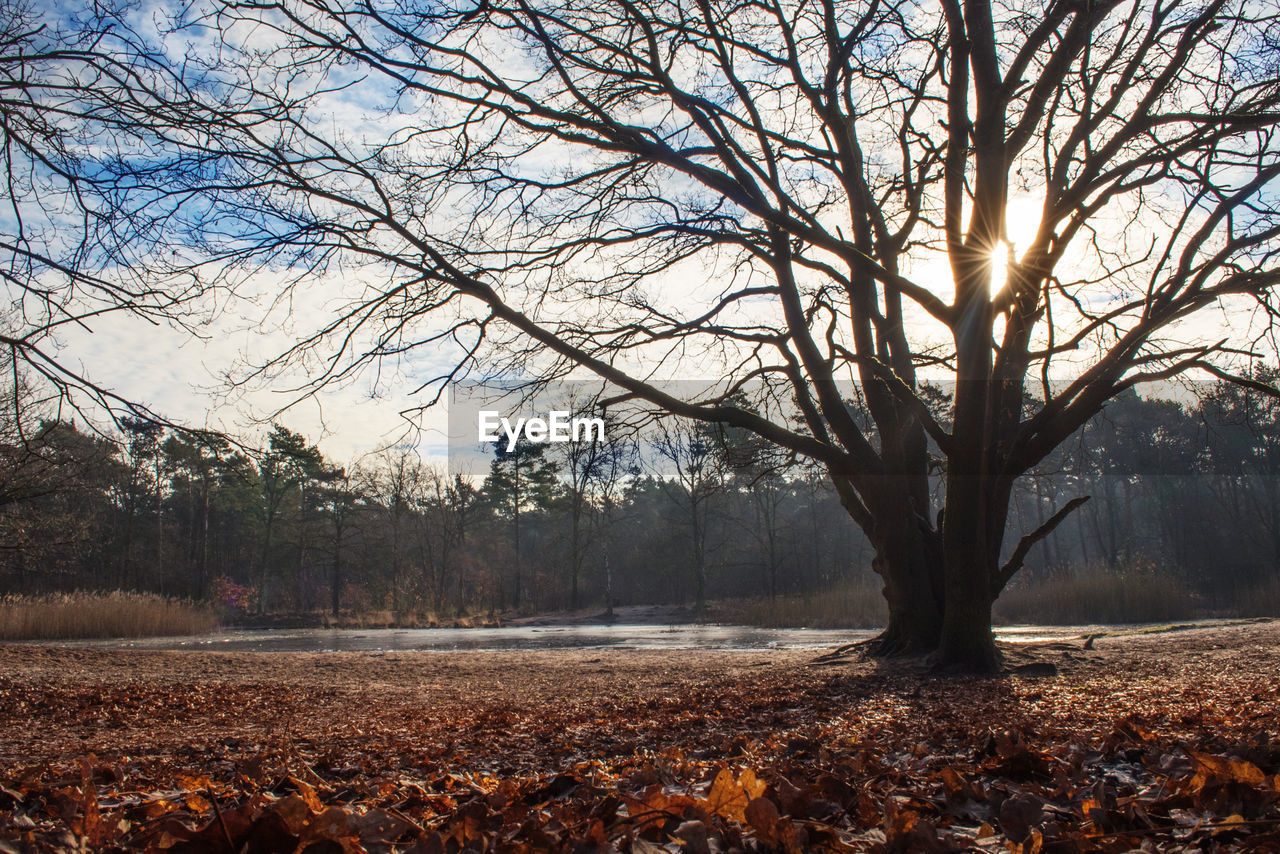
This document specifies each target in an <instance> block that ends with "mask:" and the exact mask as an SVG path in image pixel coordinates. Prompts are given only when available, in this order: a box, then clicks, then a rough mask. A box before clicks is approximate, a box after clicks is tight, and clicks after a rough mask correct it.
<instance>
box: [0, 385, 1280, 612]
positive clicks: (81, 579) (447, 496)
mask: <svg viewBox="0 0 1280 854" xmlns="http://www.w3.org/2000/svg"><path fill="white" fill-rule="evenodd" d="M1269 379H1270V380H1271V381H1274V377H1270V378H1269ZM1203 392H1204V393H1203V394H1201V395H1200V396H1199V397H1198V399H1196V400H1195V402H1193V403H1179V402H1176V401H1173V400H1168V399H1159V398H1153V399H1144V398H1139V397H1137V396H1136V395H1133V394H1129V395H1128V396H1125V397H1122V398H1120V399H1118V400H1116V401H1114V402H1112V403H1111V404H1110V405H1109V406H1108V407H1107V408H1106V410H1105V411H1104V412H1103V413H1102V414H1100V415H1099V416H1097V417H1095V418H1094V419H1093V420H1092V421H1091V422H1090V423H1089V424H1088V425H1087V426H1086V427H1085V428H1084V429H1083V430H1082V431H1081V432H1080V433H1079V434H1078V435H1077V436H1075V437H1073V439H1072V440H1070V441H1068V442H1066V443H1064V444H1063V446H1062V447H1061V448H1060V449H1059V450H1058V452H1057V453H1056V454H1055V455H1054V456H1053V457H1051V458H1049V459H1048V460H1046V461H1045V463H1044V464H1043V465H1041V466H1040V467H1039V468H1038V469H1037V470H1036V472H1035V473H1034V474H1033V476H1031V477H1028V478H1026V479H1025V480H1024V481H1023V482H1022V484H1021V486H1020V488H1019V489H1018V491H1017V492H1016V494H1015V502H1014V507H1013V508H1012V511H1011V518H1012V519H1013V522H1014V527H1015V531H1014V532H1013V534H1021V533H1026V532H1030V531H1033V530H1034V529H1035V528H1036V527H1038V526H1039V525H1040V524H1041V523H1042V522H1043V521H1044V520H1045V519H1047V518H1048V517H1050V516H1051V515H1053V514H1054V513H1055V512H1057V511H1058V510H1060V509H1062V508H1063V507H1064V506H1065V505H1066V504H1067V503H1068V502H1069V501H1071V500H1072V499H1074V498H1077V497H1079V496H1090V497H1091V498H1090V500H1089V501H1088V502H1087V503H1085V504H1084V505H1083V506H1081V507H1080V508H1079V509H1077V510H1076V511H1075V512H1074V513H1073V514H1072V515H1071V516H1070V517H1069V518H1067V519H1066V521H1065V522H1063V523H1062V524H1061V525H1060V526H1058V527H1057V528H1056V529H1055V530H1053V532H1052V533H1050V534H1049V535H1048V536H1046V537H1045V538H1043V540H1042V541H1040V542H1039V543H1037V545H1036V546H1035V547H1034V548H1033V549H1032V550H1031V552H1030V553H1029V554H1028V555H1027V557H1026V561H1025V569H1024V571H1023V573H1022V577H1021V578H1020V579H1019V580H1018V581H1015V582H1014V585H1013V589H1016V588H1017V586H1018V585H1023V586H1025V585H1028V584H1032V585H1034V584H1035V583H1037V582H1038V581H1039V582H1043V581H1045V580H1046V579H1055V578H1056V579H1061V578H1068V577H1070V576H1072V575H1073V574H1077V573H1081V572H1084V571H1089V572H1093V573H1099V572H1102V573H1106V574H1111V575H1116V576H1122V577H1124V576H1129V577H1131V576H1135V575H1137V576H1142V577H1143V578H1149V579H1150V580H1151V581H1161V582H1163V583H1166V584H1169V585H1177V586H1179V587H1181V588H1185V589H1186V590H1187V591H1189V593H1191V594H1193V595H1194V596H1196V597H1197V598H1198V599H1199V600H1200V601H1202V602H1203V603H1204V605H1205V607H1206V608H1208V609H1213V608H1218V609H1231V608H1234V607H1237V606H1239V605H1240V603H1243V602H1249V601H1250V600H1251V599H1252V600H1254V601H1255V602H1256V596H1257V595H1258V593H1257V592H1258V591H1263V590H1268V589H1270V590H1273V591H1274V590H1275V589H1276V587H1277V584H1278V582H1280V402H1278V401H1276V400H1275V399H1273V398H1270V397H1268V396H1266V395H1265V394H1263V393H1261V392H1258V391H1253V390H1250V389H1248V388H1241V387H1238V386H1231V385H1227V384H1221V385H1217V386H1214V387H1212V388H1207V389H1203ZM937 405H938V409H939V414H940V416H941V417H944V418H945V415H946V407H947V406H948V401H947V399H946V396H945V395H939V399H938V404H937ZM0 466H2V467H3V470H2V472H0V592H3V593H40V592H48V591H57V590H72V589H94V590H108V589H124V590H136V591H148V592H155V593H160V594H164V595H169V596H177V597H185V598H192V599H196V600H206V601H212V602H215V603H217V604H218V605H219V606H220V607H221V608H223V610H224V612H225V613H227V614H229V615H236V614H240V615H243V616H249V615H252V614H264V613H265V614H270V613H284V612H289V613H297V612H313V613H315V612H322V611H323V612H333V613H338V612H339V611H343V612H347V611H355V612H368V611H376V610H386V611H391V612H393V613H398V614H407V613H417V614H432V615H436V616H438V617H440V618H441V619H451V618H454V617H456V616H459V615H461V614H464V613H473V614H474V613H489V612H501V613H510V612H511V611H513V610H517V611H533V610H547V609H559V608H574V607H593V608H594V607H600V608H603V607H604V606H605V605H606V604H607V603H608V602H613V603H619V604H656V603H684V604H689V605H699V604H702V603H704V602H706V601H708V600H713V599H725V598H747V597H768V598H773V597H791V596H797V595H815V594H821V593H822V592H823V591H827V590H831V589H833V588H837V587H840V586H841V585H848V584H858V585H864V586H866V588H867V589H868V590H873V589H874V588H875V585H874V584H873V576H872V575H871V564H872V558H873V553H872V549H871V547H870V545H869V544H868V543H867V541H866V539H865V537H864V536H863V535H862V534H861V532H860V531H859V530H858V529H857V528H856V527H855V526H854V524H853V523H852V522H851V521H850V519H849V516H848V514H847V513H846V512H844V510H843V509H842V508H841V506H840V503H839V499H838V497H837V496H836V494H835V493H834V491H833V490H832V489H831V487H830V485H829V480H828V479H827V478H826V477H824V474H823V472H821V471H819V470H817V469H815V468H813V467H811V466H805V465H803V464H799V463H796V462H795V461H793V460H788V459H786V458H780V457H777V456H775V455H771V454H770V453H769V450H768V449H767V448H766V447H765V446H763V445H762V444H761V443H760V442H759V441H758V440H752V439H750V438H747V437H745V436H734V435H730V434H728V433H726V432H725V430H724V428H719V427H710V426H699V425H687V424H674V425H671V426H669V427H668V428H666V429H665V430H664V431H662V432H660V433H658V434H656V435H644V436H641V437H639V438H637V437H623V436H613V437H610V439H609V440H607V441H605V442H594V443H585V442H584V443H568V444H561V445H529V444H521V445H519V446H518V447H517V448H516V449H515V450H514V451H512V452H510V453H508V452H506V451H505V449H503V448H502V447H501V446H498V448H497V452H496V454H495V455H494V456H493V458H492V461H491V464H490V466H489V470H488V471H487V472H480V473H478V474H476V475H474V476H470V477H464V476H461V475H458V474H456V473H450V472H449V471H448V470H447V469H446V468H445V467H443V466H437V465H432V464H428V463H427V462H425V461H424V460H423V459H422V458H421V457H420V456H419V455H418V453H417V451H416V450H414V449H413V448H409V447H405V448H393V449H390V450H385V451H382V452H380V453H377V454H374V455H372V456H369V457H366V458H364V459H361V460H359V461H357V462H355V463H353V464H346V465H344V464H339V463H338V462H336V461H334V460H330V459H327V458H326V457H325V456H324V454H322V453H321V451H320V450H319V449H318V448H317V447H316V446H315V445H313V444H312V443H311V442H310V441H309V440H308V439H307V438H306V437H304V436H302V435H299V434H297V433H294V432H291V431H290V430H288V429H286V428H284V427H281V426H278V425H276V426H273V428H272V429H271V431H270V432H269V434H268V435H267V436H266V437H265V440H264V441H263V443H262V446H261V447H259V448H256V449H254V448H245V447H242V446H237V445H234V444H232V443H231V442H229V441H227V440H225V439H222V438H219V437H215V436H209V435H197V434H190V433H182V432H176V431H173V430H169V429H166V428H164V427H162V426H160V425H159V424H156V423H153V422H150V421H147V420H142V419H129V418H126V419H123V420H122V422H121V428H120V430H119V433H118V435H116V436H111V437H108V436H103V435H100V434H96V433H91V432H87V431H86V430H84V429H80V428H77V427H76V426H74V425H72V424H69V423H66V422H64V421H58V420H53V419H49V420H45V421H43V422H42V423H41V424H40V426H39V427H38V428H33V429H28V430H26V431H22V432H21V433H20V432H19V431H17V430H16V428H10V429H8V430H7V436H6V439H5V441H4V444H3V447H2V448H0ZM938 474H939V475H940V474H941V472H940V471H939V472H938ZM1017 529H1020V530H1017ZM1008 540H1009V541H1010V542H1016V541H1017V536H1014V535H1012V534H1011V536H1010V537H1009V538H1008ZM1006 550H1008V547H1007V548H1006Z"/></svg>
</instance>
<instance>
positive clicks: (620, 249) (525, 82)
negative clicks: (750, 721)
mask: <svg viewBox="0 0 1280 854" xmlns="http://www.w3.org/2000/svg"><path fill="white" fill-rule="evenodd" d="M209 3H210V5H209V6H208V7H207V8H206V7H200V8H196V9H193V10H187V11H186V12H184V15H183V16H182V17H179V18H178V19H177V20H176V23H175V24H174V28H173V29H171V30H169V31H167V32H165V33H154V32H149V31H147V30H145V29H144V27H149V26H150V24H149V23H148V21H144V20H142V19H140V18H139V19H135V18H130V17H128V16H122V17H121V21H120V24H119V28H118V29H117V30H116V31H115V33H114V37H115V38H118V39H120V41H121V43H122V44H126V43H127V44H131V45H135V46H138V45H143V46H145V45H147V44H153V45H156V47H155V48H154V52H153V53H151V54H149V56H151V57H152V58H153V59H154V57H156V56H166V55H167V57H168V62H169V65H168V68H167V70H165V71H163V72H162V71H155V72H154V73H153V74H151V76H150V77H148V78H147V81H146V85H145V86H141V85H138V83H137V81H133V80H126V79H121V80H119V81H118V85H116V86H114V87H104V88H103V90H102V91H103V96H104V98H106V99H107V100H109V101H110V102H111V103H112V104H113V105H114V106H113V109H115V110H117V111H118V114H119V115H120V116H123V117H127V119H128V121H129V122H130V123H131V128H132V130H131V131H129V133H128V134H122V135H121V136H120V137H118V138H117V139H116V141H115V145H116V150H115V151H114V152H113V155H114V156H112V157H111V158H108V159H106V160H104V161H103V168H104V169H106V170H110V171H111V172H112V174H113V175H114V176H115V178H116V185H115V190H116V194H115V197H114V201H115V209H116V211H117V213H116V214H115V217H116V218H115V222H116V223H117V224H128V227H127V228H124V226H122V225H117V226H116V227H117V229H118V230H119V231H120V233H126V234H130V235H145V236H147V237H150V238H158V239H161V240H162V241H165V242H166V245H168V246H171V247H182V249H183V251H182V252H181V254H180V256H179V257H180V258H181V259H183V260H182V264H185V265H193V264H194V265H196V266H197V267H199V266H200V265H203V271H204V274H205V275H206V277H212V278H216V279H219V280H221V281H222V282H224V283H227V284H234V283H236V282H238V281H240V279H238V278H237V277H240V276H243V275H244V274H245V271H246V270H251V271H254V272H256V273H258V274H261V273H262V272H263V271H264V270H265V271H266V272H268V273H269V274H270V275H269V278H272V279H273V280H275V281H278V282H280V283H281V284H280V290H281V294H282V295H286V296H287V297H288V298H289V299H292V300H294V301H295V304H296V302H297V301H299V300H306V299H308V298H309V296H310V295H311V294H316V295H319V296H316V297H315V298H316V299H321V298H324V297H323V295H324V294H332V293H333V288H334V287H335V285H334V282H335V281H339V280H341V281H345V282H346V283H347V289H346V290H345V291H344V300H345V301H344V302H343V303H342V305H341V308H340V309H339V310H335V311H334V312H333V313H332V314H331V315H330V317H329V320H328V322H326V323H324V324H323V326H322V328H317V329H315V330H312V333H311V334H308V335H307V336H305V337H304V338H303V339H301V340H300V341H299V344H298V347H297V348H296V349H294V350H291V351H290V353H288V354H285V356H284V357H283V360H284V362H288V361H289V360H291V359H302V360H308V359H317V358H318V359H319V360H320V361H319V362H318V363H316V362H314V361H313V362H311V364H313V365H317V364H318V367H317V369H316V370H315V372H314V374H313V380H314V382H315V384H317V385H319V384H323V383H326V382H330V381H336V380H340V379H341V378H342V377H344V376H347V375H349V373H350V372H351V371H352V370H355V369H357V368H358V367H359V366H360V365H362V364H367V363H370V362H378V361H381V360H387V359H392V358H399V357H401V356H403V354H405V353H406V352H412V351H415V350H416V351H419V352H430V353H435V354H440V353H452V354H453V355H454V356H455V357H456V358H455V359H454V361H453V363H452V365H453V367H452V369H450V370H446V371H444V372H442V375H441V376H440V377H439V378H438V380H439V381H440V384H443V383H445V382H447V381H448V380H450V379H454V378H456V377H458V376H460V375H461V374H462V373H464V372H466V371H467V370H469V369H471V368H474V367H476V366H482V367H484V368H486V369H487V368H492V367H493V366H494V365H496V364H503V365H505V366H506V367H513V366H515V367H518V368H519V369H520V370H522V371H525V372H531V373H534V374H536V375H537V376H539V377H543V378H548V377H558V376H564V375H567V374H569V373H571V372H573V371H582V370H585V371H587V372H591V373H594V374H595V375H598V376H599V377H601V378H603V379H604V380H607V381H608V382H609V383H610V384H612V385H613V386H616V387H618V388H619V389H621V390H622V391H623V392H624V393H626V394H628V395H632V396H634V398H635V399H638V400H641V401H644V402H646V403H647V404H649V405H651V406H653V407H655V408H656V409H658V410H662V411H665V412H667V413H671V414H675V415H678V416H683V417H689V418H694V419H701V420H704V421H713V422H722V423H727V424H729V425H733V426H735V427H738V428H745V429H747V430H750V431H754V432H755V433H757V434H759V435H760V436H761V437H763V438H764V439H767V440H768V441H770V442H773V443H776V444H777V445H779V446H781V447H783V448H785V449H789V450H790V451H791V452H794V453H795V454H798V455H802V456H805V457H808V458H811V459H813V460H816V461H818V462H820V463H821V464H822V465H824V466H825V467H826V469H827V471H828V472H829V473H830V476H831V478H832V480H833V482H834V483H835V485H836V486H837V488H838V490H839V493H840V496H841V499H842V501H843V503H844V506H845V507H846V508H847V509H848V512H849V514H850V515H851V516H852V518H853V519H854V520H855V521H856V522H857V524H858V525H860V526H861V527H862V528H863V530H865V531H866V533H867V535H868V536H869V538H870V540H871V542H872V543H873V545H874V546H875V548H876V558H875V561H874V568H875V570H876V571H877V572H878V573H879V574H880V576H881V577H882V578H883V580H884V593H885V596H886V598H887V600H888V603H889V608H890V621H889V625H888V627H887V629H886V630H885V632H884V634H883V635H882V636H881V638H880V642H879V645H880V649H881V651H883V652H886V653H893V652H924V651H936V654H937V656H938V660H939V661H940V663H941V664H943V665H948V666H962V667H979V668H985V667H990V666H992V665H993V664H994V661H995V651H994V645H993V641H992V634H991V605H992V602H993V601H994V599H995V598H996V597H997V596H998V595H999V593H1000V591H1001V589H1002V588H1003V587H1004V585H1005V584H1006V583H1007V582H1008V580H1009V579H1010V577H1011V576H1012V575H1013V574H1014V573H1015V572H1016V571H1017V570H1018V568H1019V566H1020V565H1021V563H1022V561H1023V559H1024V558H1025V557H1026V554H1027V552H1028V550H1029V549H1030V548H1031V547H1032V546H1033V545H1034V544H1035V543H1036V542H1037V541H1038V540H1039V539H1041V538H1042V537H1043V536H1044V535H1045V534H1046V533H1047V532H1048V531H1049V530H1051V528H1052V527H1053V526H1054V525H1056V524H1057V523H1058V522H1060V521H1061V519H1062V518H1063V517H1064V516H1065V515H1066V514H1067V513H1069V512H1070V511H1071V510H1072V509H1073V508H1074V507H1075V506H1077V505H1078V503H1079V502H1080V501H1082V500H1083V499H1084V496H1079V497H1077V498H1076V499H1075V500H1073V501H1070V502H1068V503H1066V504H1064V505H1063V506H1062V507H1061V509H1059V510H1058V512H1057V513H1055V514H1054V515H1052V516H1051V517H1050V518H1048V519H1046V520H1044V521H1043V524H1042V525H1041V526H1040V527H1039V528H1037V529H1035V530H1033V531H1031V532H1030V533H1028V534H1027V535H1026V536H1025V537H1023V538H1022V539H1021V540H1020V541H1019V542H1017V543H1016V544H1013V543H1006V516H1007V510H1008V507H1009V501H1010V495H1011V490H1012V487H1013V485H1014V482H1015V480H1016V479H1017V478H1018V477H1020V476H1021V475H1022V474H1023V473H1025V472H1026V471H1028V469H1030V468H1031V467H1033V466H1035V465H1036V464H1037V462H1039V461H1040V460H1042V459H1043V458H1044V457H1045V456H1046V455H1047V454H1049V453H1050V452H1051V451H1052V450H1053V449H1054V448H1055V447H1056V446H1057V445H1058V444H1059V443H1061V442H1062V441H1063V440H1064V439H1065V438H1066V437H1068V436H1069V435H1071V434H1072V433H1074V432H1075V431H1076V430H1077V429H1078V428H1079V427H1080V426H1081V425H1082V424H1084V423H1085V422H1086V421H1087V420H1088V419H1089V418H1090V417H1091V416H1093V415H1094V414H1096V413H1097V412H1098V411H1099V409H1100V408H1101V407H1102V406H1103V405H1104V404H1105V403H1106V402H1107V401H1108V400H1109V399H1110V398H1112V397H1113V396H1115V395H1117V394H1119V393H1121V392H1123V391H1125V390H1127V389H1129V388H1131V387H1133V386H1135V385H1136V384H1139V383H1143V382H1147V381H1152V380H1158V379H1166V378H1170V377H1173V376H1175V375H1178V374H1181V373H1184V372H1187V371H1207V372H1209V373H1210V374H1213V375H1215V376H1217V377H1219V378H1228V379H1232V380H1237V381H1241V382H1250V380H1248V376H1249V374H1250V370H1251V369H1250V368H1249V363H1250V361H1251V360H1255V359H1256V358H1258V357H1259V356H1260V355H1265V354H1267V353H1270V352H1273V350H1271V349H1270V348H1269V347H1268V345H1267V340H1268V339H1267V338H1266V335H1267V334H1268V333H1269V330H1271V328H1272V324H1273V321H1274V319H1275V317H1276V305H1275V297H1276V289H1277V285H1278V284H1280V268H1278V266H1277V259H1276V253H1277V249H1280V240H1278V238H1280V215H1278V212H1277V210H1276V208H1277V202H1278V201H1280V183H1278V182H1277V175H1278V174H1280V143H1278V140H1277V133H1278V131H1280V128H1278V127H1277V125H1278V124H1280V68H1278V61H1277V57H1278V56H1280V51H1278V50H1277V39H1278V37H1280V33H1278V31H1277V23H1276V21H1277V17H1278V16H1280V9H1278V7H1277V4H1276V3H1275V2H1274V0H1134V2H1117V0H1009V2H999V3H995V2H990V0H938V2H911V0H854V1H852V2H844V1H843V0H841V2H836V0H729V2H719V0H688V2H684V0H679V2H677V0H542V2H526V0H477V2H472V0H458V2H437V0H385V2H383V0H375V2H368V0H358V2H351V0H280V2H257V1H256V0H246V1H245V2H237V0H209ZM161 37H163V38H164V39H165V42H164V43H165V44H166V45H167V54H166V53H165V51H164V50H162V49H161V48H160V47H158V45H159V44H160V42H159V41H158V39H160V38H161ZM149 40H156V41H149ZM140 55H141V54H140ZM178 59H180V60H181V62H180V63H179V62H177V60H178ZM1011 211H1012V213H1011ZM164 257H165V256H164V255H163V254H162V253H157V256H156V259H155V263H154V264H153V266H152V268H151V272H153V273H155V274H156V275H162V274H163V273H164V272H165V271H164V269H163V263H162V262H163V260H164ZM191 269H193V268H192V267H191V266H186V267H183V266H181V265H180V264H178V263H177V262H174V264H173V268H172V271H174V272H181V271H187V272H189V271H190V270H191ZM262 280H263V277H262V276H261V275H259V277H258V278H257V279H255V281H258V282H261V281H262ZM304 286H306V287H311V288H314V290H310V291H308V290H304ZM442 342H444V343H443V344H442ZM446 344H447V345H448V346H445V345H446ZM450 348H452V349H450ZM682 377H693V378H703V379H706V378H708V377H711V378H724V379H723V380H722V381H719V382H717V383H715V384H714V387H713V388H712V390H710V391H706V390H705V384H704V390H703V391H701V392H699V393H698V394H696V395H691V394H684V393H682V392H681V389H684V388H687V387H688V386H682V385H678V384H677V385H670V384H665V383H663V382H660V381H658V378H663V379H668V378H682ZM926 380H928V382H926ZM931 384H934V385H938V384H940V385H942V386H943V387H945V388H948V389H950V390H951V393H952V395H953V397H952V401H953V405H951V406H941V407H940V406H938V405H936V404H937V394H936V389H935V388H934V387H933V386H932V385H931ZM434 387H435V388H437V389H438V388H439V387H440V386H439V385H436V386H434ZM744 395H747V396H748V398H749V399H750V408H746V407H743V406H740V405H737V403H736V401H740V400H743V399H746V398H744ZM855 398H856V400H857V405H856V406H855V405H854V403H853V399H855ZM862 408H865V411H866V412H867V413H869V417H870V421H869V422H868V421H867V420H865V419H862V418H860V417H859V410H860V409H862ZM933 458H936V459H938V460H940V461H941V464H942V468H941V471H943V472H944V480H945V489H944V490H943V491H942V493H941V495H942V497H941V499H939V498H938V497H937V496H936V495H935V493H934V491H933V490H932V489H931V481H930V472H931V459H933Z"/></svg>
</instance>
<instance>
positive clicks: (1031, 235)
mask: <svg viewBox="0 0 1280 854" xmlns="http://www.w3.org/2000/svg"><path fill="white" fill-rule="evenodd" d="M1043 209H1044V200H1043V199H1038V198H1036V197H1035V196H1021V195H1011V196H1009V203H1008V205H1007V206H1006V207H1005V213H1004V233H1005V240H1007V241H1008V244H1009V245H1010V246H1012V247H1013V251H1014V252H1016V253H1018V254H1019V255H1021V254H1022V253H1023V252H1024V251H1026V248H1027V247H1028V246H1030V245H1031V242H1032V241H1033V240H1035V239H1036V232H1038V231H1039V230H1040V214H1041V212H1042V211H1043ZM1006 251H1007V249H1006V248H1005V247H1004V246H1003V245H1001V246H999V247H997V249H996V252H997V254H998V255H999V256H1000V257H1003V254H1004V252H1006Z"/></svg>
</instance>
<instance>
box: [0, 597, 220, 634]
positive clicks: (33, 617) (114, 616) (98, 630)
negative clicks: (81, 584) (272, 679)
mask: <svg viewBox="0 0 1280 854" xmlns="http://www.w3.org/2000/svg"><path fill="white" fill-rule="evenodd" d="M217 625H218V618H217V616H216V615H215V614H214V612H213V611H212V609H210V608H208V607H206V606H203V605H194V604H192V603H190V602H183V601H180V600H177V599H169V598H166V597H164V596H156V595H155V594H152V593H123V592H119V591H117V592H114V593H86V592H76V593H53V594H48V595H44V596H5V597H4V598H3V599H0V640H57V639H70V638H136V637H147V636H151V635H195V634H202V633H204V632H208V631H211V630H213V629H214V628H216V627H217Z"/></svg>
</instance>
